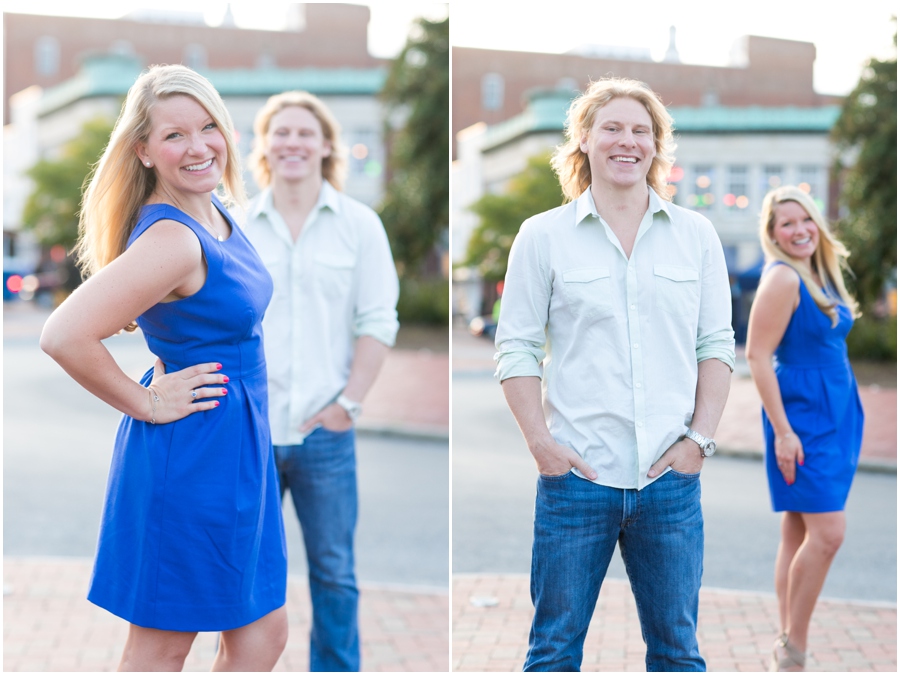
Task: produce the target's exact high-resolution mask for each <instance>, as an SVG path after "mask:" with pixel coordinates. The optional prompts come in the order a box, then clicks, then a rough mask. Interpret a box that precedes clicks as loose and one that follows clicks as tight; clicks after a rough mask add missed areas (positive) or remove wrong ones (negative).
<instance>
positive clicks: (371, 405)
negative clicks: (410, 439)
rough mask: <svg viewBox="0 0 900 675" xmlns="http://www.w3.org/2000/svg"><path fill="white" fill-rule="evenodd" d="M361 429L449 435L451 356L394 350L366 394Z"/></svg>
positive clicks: (432, 435)
mask: <svg viewBox="0 0 900 675" xmlns="http://www.w3.org/2000/svg"><path fill="white" fill-rule="evenodd" d="M357 428H358V429H359V430H360V431H374V432H380V433H396V434H404V435H414V436H425V437H429V438H448V437H449V430H450V355H449V354H447V353H435V352H431V351H429V350H426V349H422V350H418V351H415V350H411V349H392V350H391V351H390V352H388V355H387V358H386V359H385V362H384V366H382V369H381V372H380V373H379V375H378V379H376V380H375V384H373V385H372V388H371V389H370V390H369V393H368V394H367V395H366V399H365V401H364V405H363V414H362V417H360V420H359V424H358V426H357Z"/></svg>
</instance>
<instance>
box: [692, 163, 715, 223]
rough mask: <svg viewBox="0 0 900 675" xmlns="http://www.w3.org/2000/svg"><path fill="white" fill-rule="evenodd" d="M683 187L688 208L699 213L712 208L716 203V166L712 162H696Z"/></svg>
mask: <svg viewBox="0 0 900 675" xmlns="http://www.w3.org/2000/svg"><path fill="white" fill-rule="evenodd" d="M685 188H686V190H687V192H688V194H687V205H688V208H691V209H694V210H695V211H699V212H700V213H703V212H705V211H710V210H712V208H713V207H714V205H715V203H716V168H715V167H714V166H713V165H712V164H697V165H696V166H694V170H693V177H692V180H691V182H690V183H689V184H688V185H686V186H685Z"/></svg>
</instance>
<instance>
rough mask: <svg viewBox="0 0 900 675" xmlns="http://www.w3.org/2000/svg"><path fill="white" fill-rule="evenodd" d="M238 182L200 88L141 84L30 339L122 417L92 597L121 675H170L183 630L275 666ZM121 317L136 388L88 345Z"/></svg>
mask: <svg viewBox="0 0 900 675" xmlns="http://www.w3.org/2000/svg"><path fill="white" fill-rule="evenodd" d="M240 177H241V168H240V164H239V160H238V154H237V150H236V147H235V144H234V141H233V127H232V124H231V119H230V117H229V116H228V113H227V111H226V110H225V107H224V105H223V103H222V100H221V98H220V97H219V95H218V93H217V92H216V91H215V90H214V89H213V87H212V85H210V83H209V82H208V81H207V80H206V79H204V78H203V77H201V76H200V75H198V74H197V73H195V72H194V71H192V70H189V69H187V68H184V67H182V66H155V67H153V68H151V69H150V70H149V71H148V72H146V73H144V74H143V75H141V77H140V78H138V80H137V82H136V83H135V84H134V85H133V86H132V87H131V89H130V90H129V92H128V96H127V98H126V102H125V106H124V108H123V110H122V114H121V116H120V117H119V120H118V121H117V123H116V126H115V129H114V130H113V133H112V137H111V138H110V141H109V145H108V146H107V148H106V150H105V152H104V154H103V157H102V158H101V160H100V162H99V163H98V165H97V169H96V172H95V173H94V175H93V176H92V177H91V181H90V184H89V186H88V188H87V190H86V192H85V197H84V208H83V210H82V213H81V240H80V242H79V247H78V250H79V254H80V262H81V264H82V266H83V268H84V269H85V271H86V272H87V273H88V274H90V275H91V276H90V278H89V279H88V280H87V281H86V282H85V283H84V284H83V285H82V286H81V287H80V288H79V289H78V290H77V291H75V292H74V293H73V294H72V295H71V296H70V297H69V299H68V300H66V301H65V302H64V303H63V304H62V305H61V306H60V307H59V308H58V309H57V310H56V311H55V312H54V313H53V314H52V315H51V316H50V318H49V319H48V320H47V323H46V325H45V326H44V331H43V334H42V335H41V347H42V348H43V349H44V350H45V351H46V352H47V353H48V354H50V355H51V356H52V357H53V358H54V359H55V360H56V361H57V362H58V363H59V364H60V365H61V366H62V367H63V368H64V369H65V370H66V372H68V373H69V374H70V375H71V376H72V377H73V378H74V379H75V380H76V381H78V382H79V383H80V384H81V385H82V386H84V387H85V388H86V389H87V390H88V391H90V392H91V393H93V394H94V395H95V396H97V397H99V398H101V399H103V400H104V401H106V402H107V403H109V404H110V405H112V406H113V407H115V408H116V409H118V410H120V411H121V412H123V413H124V416H123V417H122V420H121V423H120V424H119V429H118V433H117V435H116V444H115V450H114V454H113V461H112V468H111V470H110V477H109V483H108V487H107V496H106V502H105V507H104V513H103V521H102V524H101V530H100V536H99V545H98V550H97V557H96V561H95V564H94V574H93V578H92V581H91V588H90V592H89V595H88V599H89V600H90V601H91V602H93V603H95V604H97V605H99V606H100V607H103V608H105V609H107V610H109V611H110V612H112V613H113V614H115V615H117V616H119V617H122V618H123V619H125V620H127V621H128V622H129V623H130V624H131V625H130V628H129V634H128V640H127V642H126V645H125V649H124V653H123V655H122V661H121V663H120V665H119V669H120V670H181V668H182V666H183V664H184V659H185V657H186V656H187V654H188V652H189V650H190V648H191V644H192V643H193V640H194V638H195V636H196V634H197V631H221V632H222V638H221V642H220V648H219V652H218V654H217V655H216V661H215V663H214V666H213V669H214V670H246V671H251V670H271V668H272V667H273V666H274V664H275V662H276V660H277V659H278V657H279V655H280V654H281V652H282V650H283V649H284V645H285V641H286V639H287V618H286V614H285V610H284V602H285V591H286V583H287V562H286V555H285V543H284V526H283V524H282V520H281V509H280V501H279V494H278V479H277V477H276V475H275V464H274V457H273V453H272V446H271V440H270V433H269V425H268V419H267V418H268V415H267V412H268V411H267V400H268V397H267V391H266V376H265V372H266V369H265V361H264V355H263V345H262V334H261V328H260V323H261V319H262V315H263V313H264V311H265V309H266V307H267V305H268V302H269V298H270V297H271V294H272V280H271V277H270V276H269V274H268V273H267V272H266V270H265V268H264V267H263V265H262V262H261V261H260V259H259V256H258V255H257V254H256V252H255V250H254V249H253V247H252V246H251V245H250V243H249V241H248V240H247V239H246V237H245V236H244V235H243V233H242V232H241V230H240V229H239V228H237V227H235V225H234V222H233V221H232V220H231V218H230V216H229V215H228V212H227V211H226V210H225V208H224V206H223V205H222V203H221V202H220V201H219V198H218V197H217V196H216V195H215V194H214V192H213V191H214V190H215V189H216V188H217V186H218V185H219V184H220V183H223V184H224V188H225V193H226V195H228V196H229V197H231V198H232V199H234V200H236V201H243V196H244V193H243V186H242V183H241V178H240ZM135 317H137V319H135ZM135 321H136V324H137V325H138V326H140V328H141V330H142V332H143V334H144V337H145V339H146V340H147V345H148V347H149V348H150V351H151V352H153V353H154V354H155V355H157V356H158V359H157V361H156V364H155V365H154V366H153V367H152V368H150V369H149V370H148V371H147V372H146V373H145V375H144V376H143V378H141V381H140V382H139V383H138V382H134V381H133V380H131V379H130V378H129V377H127V376H126V375H125V373H124V372H122V370H121V368H120V367H119V366H118V365H117V364H116V362H115V361H114V360H113V358H112V356H111V355H110V353H109V352H108V351H107V349H106V347H105V346H104V345H103V343H102V340H103V339H104V338H107V337H109V336H110V335H113V334H115V333H117V332H119V331H120V330H122V329H123V327H131V328H132V330H133V328H134V325H135ZM225 385H228V386H227V387H226V386H225Z"/></svg>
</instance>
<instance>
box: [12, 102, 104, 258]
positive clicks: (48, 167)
mask: <svg viewBox="0 0 900 675" xmlns="http://www.w3.org/2000/svg"><path fill="white" fill-rule="evenodd" d="M112 127H113V124H112V122H111V121H109V120H107V119H103V118H97V119H93V120H90V121H89V122H86V123H85V125H84V126H83V127H82V129H81V133H79V134H78V135H77V136H76V137H75V138H73V139H72V140H71V141H69V142H68V143H66V145H64V146H63V148H62V153H61V155H60V157H59V158H58V159H42V160H40V161H38V162H37V164H35V165H34V166H33V167H31V168H30V169H29V170H28V172H27V175H28V177H29V178H31V180H32V181H33V182H34V189H33V190H32V192H31V194H30V195H29V196H28V199H27V200H26V202H25V208H24V212H23V214H22V224H23V225H24V226H25V227H26V228H28V229H31V230H34V233H35V236H36V237H37V240H38V242H40V243H41V244H42V245H44V246H54V245H56V244H62V245H63V246H65V247H66V249H71V248H72V247H73V246H74V245H75V241H76V239H77V238H78V211H79V210H80V207H81V190H82V186H83V185H84V180H85V178H86V177H87V175H88V174H89V173H90V171H91V167H92V166H93V165H94V163H95V162H96V161H97V160H98V159H100V154H101V153H102V152H103V149H104V148H105V147H106V144H107V142H108V141H109V135H110V133H111V132H112Z"/></svg>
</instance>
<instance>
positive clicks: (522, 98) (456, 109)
mask: <svg viewBox="0 0 900 675" xmlns="http://www.w3.org/2000/svg"><path fill="white" fill-rule="evenodd" d="M648 56H649V55H647V54H642V53H640V52H639V51H638V52H635V51H634V50H630V51H629V50H627V49H625V48H622V47H619V48H603V47H602V46H582V47H579V48H577V49H576V50H573V53H569V54H538V53H532V52H513V51H498V50H491V49H472V48H467V47H454V48H453V54H452V58H453V137H454V138H456V135H457V134H458V133H459V132H460V131H461V130H463V129H465V128H467V127H470V126H471V125H473V124H476V123H477V122H486V123H487V124H497V123H499V122H503V121H504V120H507V119H509V118H511V117H513V116H515V115H518V114H519V113H520V112H522V110H523V108H524V106H525V105H526V103H527V94H528V92H530V91H531V90H532V89H535V88H540V89H567V90H572V91H583V90H584V89H585V88H586V87H587V85H588V83H589V82H590V81H591V80H597V79H600V78H601V77H605V76H608V75H615V76H617V77H630V78H633V79H636V80H640V81H642V82H646V83H647V84H649V85H650V87H651V88H652V89H653V90H654V91H655V92H657V93H659V94H660V96H661V97H662V100H663V103H665V104H666V106H705V105H719V106H726V107H731V106H736V107H746V106H754V105H757V106H799V107H818V106H822V105H829V104H833V103H835V102H837V101H838V100H839V99H838V98H836V97H834V96H825V95H822V94H817V93H816V92H815V90H814V89H813V63H814V61H815V59H816V47H815V45H813V44H812V43H809V42H798V41H794V40H781V39H776V38H769V37H759V36H756V35H748V36H745V37H743V38H741V39H740V40H738V41H737V43H736V44H735V45H734V47H733V49H732V52H731V55H730V60H731V64H732V65H730V66H728V67H721V66H701V65H692V64H687V63H681V62H680V58H679V57H678V50H677V47H676V45H675V35H674V30H673V31H672V32H671V34H670V43H669V48H668V51H667V53H666V57H665V60H663V61H661V62H656V61H651V60H650V59H649V58H648ZM454 156H455V155H454Z"/></svg>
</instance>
